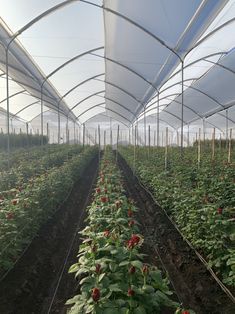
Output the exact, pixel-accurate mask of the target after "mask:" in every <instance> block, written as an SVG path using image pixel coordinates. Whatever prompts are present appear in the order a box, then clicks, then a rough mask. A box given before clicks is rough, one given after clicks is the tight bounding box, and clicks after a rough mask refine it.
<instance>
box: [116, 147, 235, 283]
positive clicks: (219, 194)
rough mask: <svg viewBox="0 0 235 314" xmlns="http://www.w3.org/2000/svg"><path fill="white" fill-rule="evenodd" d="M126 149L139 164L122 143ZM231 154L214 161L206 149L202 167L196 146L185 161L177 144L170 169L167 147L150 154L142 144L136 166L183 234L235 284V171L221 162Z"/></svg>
mask: <svg viewBox="0 0 235 314" xmlns="http://www.w3.org/2000/svg"><path fill="white" fill-rule="evenodd" d="M121 153H122V155H123V156H124V158H125V159H126V160H127V162H128V163H129V165H130V166H132V167H133V158H134V155H133V149H130V148H122V149H121ZM226 154H227V151H226V150H222V151H221V153H220V155H219V156H218V158H217V159H216V160H215V161H214V162H211V156H210V155H206V154H204V155H203V158H202V162H201V164H200V167H198V164H197V155H196V154H195V150H194V149H193V148H189V149H185V153H184V159H183V160H182V158H181V156H180V154H179V152H178V149H173V148H171V152H170V157H169V160H168V165H167V170H165V169H164V167H165V165H164V151H161V150H155V151H153V152H152V153H151V154H150V157H149V158H146V155H147V152H146V149H145V148H138V152H137V161H136V163H135V171H136V173H137V175H138V176H139V177H140V179H141V181H142V182H143V183H144V184H145V185H146V186H148V187H149V188H150V189H151V190H152V191H153V193H154V195H155V197H156V199H157V200H158V202H159V203H160V204H161V206H162V207H163V208H164V209H165V210H166V211H167V212H168V214H169V215H170V216H171V217H172V218H173V220H174V221H175V222H176V224H177V225H178V227H179V229H180V230H181V232H182V234H183V235H184V236H185V237H186V238H187V239H188V240H189V241H190V242H191V243H192V244H193V246H194V247H195V248H196V249H197V250H198V251H199V252H200V253H201V254H202V255H203V256H204V257H206V259H207V261H208V262H209V265H210V266H211V267H213V268H214V270H215V271H216V273H217V274H219V275H220V276H221V277H222V279H223V282H224V283H225V284H227V285H230V286H233V287H234V286H235V248H234V242H235V228H234V223H235V193H234V192H235V184H234V183H235V171H234V165H233V164H228V163H226V162H221V160H226V158H223V156H225V155H226Z"/></svg>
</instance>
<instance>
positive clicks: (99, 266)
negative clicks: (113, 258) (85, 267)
mask: <svg viewBox="0 0 235 314" xmlns="http://www.w3.org/2000/svg"><path fill="white" fill-rule="evenodd" d="M100 270H101V265H100V264H96V266H95V272H96V273H97V274H99V273H100Z"/></svg>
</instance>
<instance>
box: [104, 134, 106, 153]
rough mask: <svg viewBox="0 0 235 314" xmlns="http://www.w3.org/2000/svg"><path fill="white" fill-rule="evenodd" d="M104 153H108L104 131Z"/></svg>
mask: <svg viewBox="0 0 235 314" xmlns="http://www.w3.org/2000/svg"><path fill="white" fill-rule="evenodd" d="M104 151H106V131H105V130H104Z"/></svg>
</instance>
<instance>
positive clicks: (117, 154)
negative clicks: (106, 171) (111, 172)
mask: <svg viewBox="0 0 235 314" xmlns="http://www.w3.org/2000/svg"><path fill="white" fill-rule="evenodd" d="M118 142H119V124H118V128H117V150H116V162H117V160H118Z"/></svg>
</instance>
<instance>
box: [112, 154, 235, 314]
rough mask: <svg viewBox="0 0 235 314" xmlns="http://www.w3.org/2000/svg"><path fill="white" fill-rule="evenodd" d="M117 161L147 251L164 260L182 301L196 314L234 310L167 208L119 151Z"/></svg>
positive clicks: (230, 313)
mask: <svg viewBox="0 0 235 314" xmlns="http://www.w3.org/2000/svg"><path fill="white" fill-rule="evenodd" d="M118 163H119V166H120V169H121V170H122V172H123V175H124V184H125V188H126V191H127V194H128V195H129V196H130V197H131V198H132V199H134V201H135V202H136V205H137V207H138V208H139V212H138V217H137V219H138V221H139V222H140V223H141V227H142V232H143V234H144V236H145V241H146V242H147V243H148V254H149V255H150V256H153V257H156V261H157V263H159V261H160V262H161V264H162V268H163V269H165V270H166V271H167V273H168V275H169V278H170V281H171V284H172V286H173V287H174V290H175V292H176V294H177V296H178V299H179V300H180V302H182V303H183V305H184V307H185V308H191V309H192V310H194V311H195V312H196V313H197V314H233V313H235V305H234V303H233V302H232V301H231V300H230V299H229V298H228V297H227V295H226V294H225V293H224V292H223V291H222V290H221V288H220V287H219V286H218V284H217V283H216V281H215V280H214V279H213V278H212V276H211V274H210V273H209V272H208V271H207V269H206V268H205V266H204V265H203V264H202V262H201V261H200V260H199V258H198V257H197V256H196V254H195V252H194V251H193V250H192V249H191V248H190V247H189V246H188V245H187V243H186V242H185V241H184V240H183V238H182V237H181V235H180V233H179V232H178V231H177V229H176V228H175V227H174V226H173V225H172V223H171V222H170V220H169V219H168V218H167V216H166V215H165V213H164V211H163V210H162V209H161V208H160V207H159V206H158V205H156V203H155V201H154V200H153V198H152V197H151V195H150V194H149V193H148V192H147V191H146V190H145V189H144V188H143V187H142V186H141V185H140V184H139V181H138V180H137V178H136V177H135V176H133V173H132V171H131V169H130V168H129V166H128V165H127V163H126V162H125V160H124V159H123V158H122V157H121V156H120V155H119V158H118Z"/></svg>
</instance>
